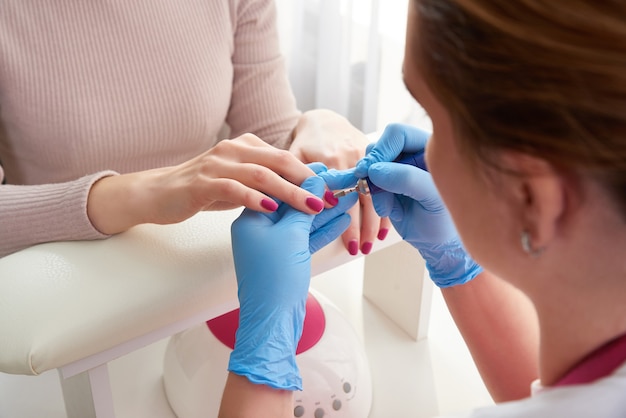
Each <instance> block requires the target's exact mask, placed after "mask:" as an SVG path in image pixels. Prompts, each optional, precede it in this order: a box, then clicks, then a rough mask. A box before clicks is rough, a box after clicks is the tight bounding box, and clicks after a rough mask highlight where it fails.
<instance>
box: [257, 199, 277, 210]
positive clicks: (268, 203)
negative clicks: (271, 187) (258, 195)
mask: <svg viewBox="0 0 626 418" xmlns="http://www.w3.org/2000/svg"><path fill="white" fill-rule="evenodd" d="M261 207H262V208H263V209H265V210H268V211H270V212H275V211H276V209H278V203H276V202H275V201H274V200H272V199H268V198H263V199H262V200H261Z"/></svg>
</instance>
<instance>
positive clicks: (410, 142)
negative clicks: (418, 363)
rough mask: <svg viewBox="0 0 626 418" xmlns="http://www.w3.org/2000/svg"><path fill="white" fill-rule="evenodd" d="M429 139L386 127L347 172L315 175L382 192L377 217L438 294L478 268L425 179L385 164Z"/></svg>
mask: <svg viewBox="0 0 626 418" xmlns="http://www.w3.org/2000/svg"><path fill="white" fill-rule="evenodd" d="M429 137H430V133H428V132H426V131H422V130H420V129H418V128H415V127H413V126H408V125H400V124H392V125H389V126H387V128H386V129H385V131H384V132H383V134H382V136H381V138H380V139H379V141H378V142H377V143H376V144H374V145H373V146H372V147H371V148H370V149H369V150H368V153H367V155H366V156H365V157H364V158H362V159H361V160H360V161H359V162H358V163H357V165H356V167H355V169H354V170H353V171H352V172H350V171H344V172H338V171H333V170H330V171H328V172H326V173H321V174H320V175H321V176H322V177H323V178H324V179H325V180H326V181H329V179H328V177H333V181H334V182H335V183H338V184H341V186H342V187H349V186H350V185H351V184H354V182H356V179H357V178H363V177H369V178H370V181H371V182H372V183H374V184H375V185H376V186H378V187H380V188H382V189H384V190H385V191H383V192H380V193H378V194H376V195H374V196H372V199H373V202H374V208H375V209H376V212H377V213H378V215H379V216H381V217H385V216H388V217H389V219H390V220H391V223H392V224H393V226H394V228H395V229H396V230H397V231H398V233H399V234H400V236H401V237H402V238H403V239H404V240H405V241H407V242H408V243H410V244H411V245H412V246H414V247H415V248H417V249H418V250H419V252H420V254H421V255H422V257H423V258H424V260H425V261H426V268H427V269H428V272H429V274H430V278H431V279H432V280H433V281H434V283H435V284H436V285H437V286H438V287H442V288H443V287H449V286H454V285H458V284H463V283H466V282H468V281H470V280H471V279H473V278H474V277H476V275H478V273H480V272H481V271H482V268H481V267H480V266H479V265H478V264H476V262H474V260H472V259H471V257H470V256H469V255H468V254H467V252H466V251H465V249H464V248H463V244H462V243H461V240H460V238H459V236H458V234H457V232H456V228H455V227H454V224H453V222H452V219H451V218H450V214H449V213H448V210H447V209H446V208H445V206H444V204H443V202H442V201H441V198H440V197H439V193H438V192H437V189H436V187H435V184H434V183H433V180H432V177H431V175H430V173H428V172H426V171H424V170H421V169H419V168H417V167H413V166H409V165H405V164H397V163H393V162H389V161H393V160H394V159H395V158H396V157H397V156H398V155H399V154H400V153H401V152H407V153H414V152H417V151H420V150H423V149H424V148H425V147H426V142H427V141H428V138H429ZM350 183H351V184H350Z"/></svg>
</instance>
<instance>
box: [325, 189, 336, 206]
mask: <svg viewBox="0 0 626 418" xmlns="http://www.w3.org/2000/svg"><path fill="white" fill-rule="evenodd" d="M324 200H325V201H327V202H328V203H330V204H331V205H333V206H337V203H339V199H337V198H336V197H335V195H334V193H333V192H332V190H326V192H325V193H324Z"/></svg>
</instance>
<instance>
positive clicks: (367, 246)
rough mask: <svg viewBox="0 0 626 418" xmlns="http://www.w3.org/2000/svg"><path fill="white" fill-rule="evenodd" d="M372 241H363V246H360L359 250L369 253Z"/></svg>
mask: <svg viewBox="0 0 626 418" xmlns="http://www.w3.org/2000/svg"><path fill="white" fill-rule="evenodd" d="M372 245H373V244H372V243H371V242H365V243H363V246H362V247H361V252H362V253H363V254H369V253H370V252H371V251H372Z"/></svg>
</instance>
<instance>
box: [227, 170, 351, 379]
mask: <svg viewBox="0 0 626 418" xmlns="http://www.w3.org/2000/svg"><path fill="white" fill-rule="evenodd" d="M324 186H325V184H324V181H323V180H322V179H321V178H320V177H310V178H308V179H307V180H305V182H304V183H303V184H302V188H303V189H305V190H308V191H310V192H311V193H313V194H315V195H317V196H322V194H323V193H324ZM355 201H356V196H354V197H352V198H348V196H346V198H345V199H341V201H340V202H339V204H338V205H337V206H335V207H334V208H331V209H326V210H324V211H323V212H322V213H320V214H319V215H317V216H314V215H310V214H307V213H303V212H300V211H299V210H296V209H294V208H292V207H290V206H289V205H287V204H285V203H281V204H280V206H279V208H278V210H277V211H276V212H274V213H260V212H255V211H252V210H249V209H246V210H244V211H243V213H242V214H241V216H240V217H239V218H238V219H237V220H236V221H235V222H234V223H233V225H232V228H231V230H232V244H233V256H234V261H235V271H236V273H237V284H238V296H239V303H240V319H239V328H238V330H237V335H236V342H235V348H234V350H233V352H232V353H231V356H230V363H229V366H228V370H230V371H231V372H233V373H235V374H238V375H243V376H246V377H247V378H248V379H249V380H250V381H251V382H253V383H259V384H265V385H269V386H271V387H274V388H277V389H287V390H297V389H301V388H302V381H301V377H300V373H299V370H298V366H297V365H296V347H297V344H298V341H299V340H300V336H301V334H302V326H303V321H304V314H305V303H306V298H307V294H308V290H309V282H310V276H311V254H312V253H313V252H315V251H317V250H318V249H319V248H321V247H323V246H324V245H326V244H328V243H329V242H331V241H333V240H334V239H335V238H337V237H338V236H339V235H340V234H341V233H342V232H343V231H344V230H345V229H346V228H347V227H348V225H349V223H350V216H349V215H347V214H345V211H346V209H347V208H349V207H350V206H352V205H353V204H354V203H355Z"/></svg>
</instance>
